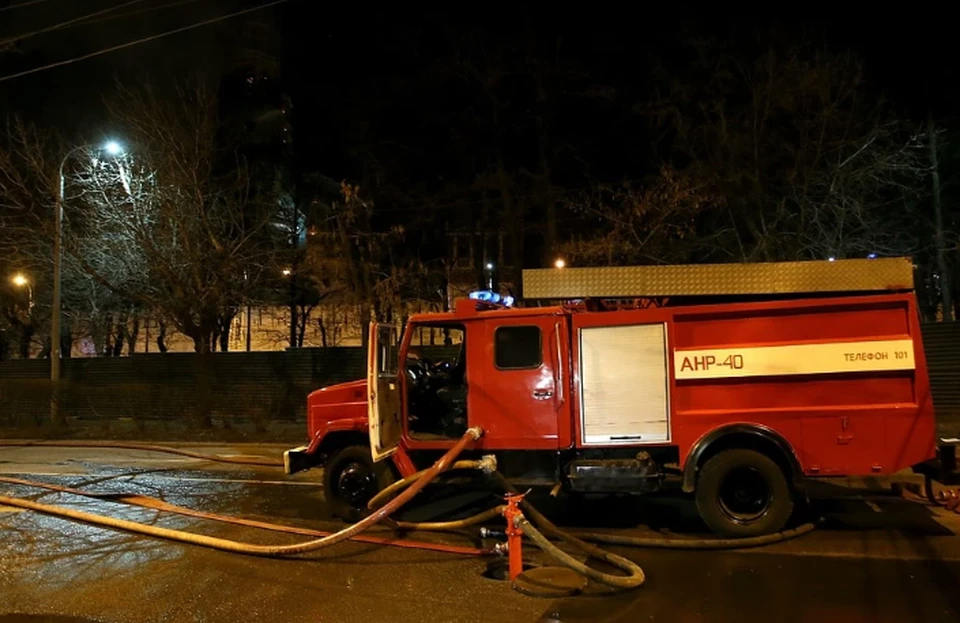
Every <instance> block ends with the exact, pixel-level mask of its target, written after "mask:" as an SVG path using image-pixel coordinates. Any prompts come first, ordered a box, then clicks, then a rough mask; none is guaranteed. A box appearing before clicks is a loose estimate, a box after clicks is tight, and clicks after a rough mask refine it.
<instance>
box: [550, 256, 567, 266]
mask: <svg viewBox="0 0 960 623" xmlns="http://www.w3.org/2000/svg"><path fill="white" fill-rule="evenodd" d="M553 265H554V266H555V267H556V268H563V267H564V266H566V265H567V263H566V262H564V261H563V258H557V261H556V262H554V263H553Z"/></svg>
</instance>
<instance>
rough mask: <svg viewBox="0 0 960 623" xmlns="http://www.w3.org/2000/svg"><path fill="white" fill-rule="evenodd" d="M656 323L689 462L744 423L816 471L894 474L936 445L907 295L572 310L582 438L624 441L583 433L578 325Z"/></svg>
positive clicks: (674, 431) (675, 423)
mask: <svg viewBox="0 0 960 623" xmlns="http://www.w3.org/2000/svg"><path fill="white" fill-rule="evenodd" d="M650 323H665V324H666V327H667V362H666V365H667V368H668V370H669V388H670V401H669V409H670V443H671V444H675V445H676V446H677V447H678V449H679V453H680V461H681V464H683V463H684V462H685V461H686V459H687V456H688V455H689V453H690V451H691V449H692V448H693V447H694V445H695V444H696V443H697V442H698V441H699V440H700V439H702V438H704V437H705V436H706V435H707V434H708V433H710V432H711V431H713V430H716V429H718V428H720V427H722V426H725V425H727V424H739V423H742V424H755V425H758V426H762V427H765V428H768V429H770V430H772V431H773V432H775V433H777V434H779V435H780V436H781V437H783V438H784V439H785V440H786V441H787V442H788V443H789V444H790V445H791V446H792V448H793V450H794V453H795V455H796V457H797V459H798V460H799V462H800V464H801V466H802V468H803V470H804V472H805V473H806V474H808V475H844V474H884V473H892V472H895V471H898V470H900V469H903V468H906V467H909V466H911V465H914V464H916V463H919V462H921V461H924V460H926V459H928V458H930V457H932V456H933V454H934V437H935V435H934V430H935V424H934V415H933V405H932V403H931V401H930V392H929V384H928V379H927V369H926V359H925V357H924V355H923V347H922V342H921V340H920V327H919V319H918V317H917V313H916V306H915V300H914V297H913V296H912V295H909V294H885V295H873V296H861V297H846V298H830V299H807V300H799V301H798V300H795V299H794V300H790V301H775V302H762V303H739V304H725V305H710V306H698V307H681V308H665V309H647V310H636V311H626V312H608V313H604V314H582V315H574V316H573V326H572V346H573V355H574V356H573V366H574V375H573V380H574V383H575V386H574V391H575V394H574V400H573V405H574V407H575V409H577V413H576V415H575V417H574V426H575V430H574V437H575V440H576V443H577V445H589V446H591V447H602V446H605V445H609V446H613V445H622V444H591V443H584V436H583V434H582V430H581V429H582V426H583V422H584V421H585V420H584V417H583V414H582V412H581V411H582V409H583V406H584V401H583V400H582V399H581V397H580V395H579V394H580V393H581V392H582V391H583V389H582V379H581V370H580V357H579V354H578V350H577V349H578V344H579V342H580V340H579V337H578V335H579V332H580V330H581V329H582V328H585V327H602V326H621V325H629V324H650ZM632 445H637V446H641V445H649V444H643V443H636V444H632Z"/></svg>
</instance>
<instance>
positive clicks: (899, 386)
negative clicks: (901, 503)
mask: <svg viewBox="0 0 960 623" xmlns="http://www.w3.org/2000/svg"><path fill="white" fill-rule="evenodd" d="M523 289H524V300H525V301H526V302H527V305H526V306H524V307H512V306H510V305H508V304H504V303H510V301H509V300H506V301H501V302H499V303H498V302H496V301H497V299H498V298H499V297H498V296H496V295H494V294H492V293H488V294H487V295H486V296H479V297H478V298H480V299H487V300H476V299H474V298H470V299H463V300H460V301H457V303H456V306H455V307H456V308H455V310H453V311H450V312H446V313H436V314H420V315H414V316H412V317H411V318H410V319H409V322H408V323H407V325H406V329H405V331H404V334H403V336H402V339H398V338H399V337H400V336H398V330H397V328H396V327H393V326H387V325H378V326H374V327H373V328H372V330H371V339H370V345H369V357H368V375H367V379H365V380H358V381H355V382H351V383H344V384H339V385H334V386H331V387H325V388H323V389H320V390H319V391H316V392H314V393H312V394H311V395H310V397H309V399H308V433H309V440H310V441H309V444H308V445H306V446H303V447H300V448H296V449H293V450H290V451H288V452H287V453H286V454H285V457H286V466H287V467H286V469H287V472H288V473H293V472H296V471H300V470H303V469H308V468H314V467H322V468H323V469H324V486H325V492H326V497H327V499H328V500H329V501H331V502H332V503H334V504H336V505H337V506H339V507H341V508H348V507H350V508H355V509H359V508H362V507H363V506H364V505H365V503H366V501H367V500H369V499H370V497H371V496H372V495H374V494H375V493H376V491H377V490H379V489H382V488H383V487H385V486H387V485H388V484H389V483H391V482H392V481H393V480H394V479H395V478H397V477H398V476H407V475H410V474H412V473H415V472H416V471H417V470H419V469H422V468H424V467H427V466H429V464H430V463H432V462H433V460H435V459H436V458H437V457H438V456H439V455H440V454H441V453H443V452H444V451H445V450H446V449H448V448H450V447H451V446H452V445H453V444H454V442H455V441H456V440H457V439H458V438H459V437H460V436H461V435H462V434H463V432H464V431H465V430H466V429H467V427H473V426H478V427H480V428H482V429H483V431H484V434H483V436H482V437H481V439H480V440H479V441H477V442H476V444H475V446H474V447H473V449H472V450H471V451H470V452H468V453H465V458H467V457H466V455H469V454H470V453H472V454H473V455H475V456H480V455H490V454H492V455H494V456H495V457H496V461H497V466H498V467H497V468H498V470H499V471H500V472H502V473H503V474H504V475H505V476H506V477H507V479H508V480H510V481H512V482H513V483H515V484H516V485H517V486H524V487H527V486H546V487H551V488H553V489H554V491H555V492H559V491H572V492H585V493H617V494H622V493H628V494H641V493H648V492H653V491H657V490H659V489H661V488H663V487H664V486H665V484H666V483H670V482H676V483H678V484H679V487H680V488H681V489H682V491H683V492H685V493H687V494H692V495H693V497H694V499H695V502H696V507H697V509H698V511H699V513H700V515H701V517H702V518H703V520H704V522H705V523H706V524H707V525H708V526H709V527H710V528H711V529H712V530H713V531H715V532H717V533H719V534H722V535H725V536H752V535H758V534H764V533H769V532H774V531H777V530H780V529H781V528H782V527H783V526H784V525H785V523H786V522H787V521H788V520H789V518H790V516H791V514H792V512H793V509H794V504H795V501H796V500H797V499H798V496H799V495H801V494H802V491H803V483H804V480H805V479H807V478H811V477H830V476H849V475H885V474H892V473H894V472H897V471H900V470H903V469H906V468H914V470H915V471H920V472H922V473H926V474H928V475H930V476H932V477H935V478H937V479H946V478H947V477H948V476H952V475H953V474H954V472H955V470H956V458H955V450H954V448H953V447H951V446H946V445H944V446H943V447H942V448H938V447H937V441H936V433H935V429H936V427H935V422H934V411H933V403H932V400H931V396H930V387H929V382H928V378H927V368H926V361H925V358H924V352H923V345H922V342H921V339H920V324H919V317H918V313H917V305H916V300H915V297H914V294H913V266H912V263H911V262H910V260H908V259H902V258H892V259H864V260H838V261H829V262H827V261H813V262H788V263H764V264H730V265H697V266H645V267H627V268H560V269H537V270H527V271H524V274H523ZM504 298H506V297H504ZM549 301H552V302H553V303H552V304H549V305H547V304H546V303H547V302H549ZM628 301H629V302H630V304H627V302H628ZM430 331H433V332H435V334H436V333H439V334H442V335H443V336H445V339H446V343H447V344H448V347H447V348H445V349H441V350H442V351H443V352H444V353H447V354H448V355H447V356H445V357H443V358H442V359H441V360H431V359H429V358H428V357H426V356H425V355H424V353H426V352H427V351H428V350H429V349H426V348H421V347H420V346H418V344H417V341H418V339H422V336H423V335H424V333H425V332H430Z"/></svg>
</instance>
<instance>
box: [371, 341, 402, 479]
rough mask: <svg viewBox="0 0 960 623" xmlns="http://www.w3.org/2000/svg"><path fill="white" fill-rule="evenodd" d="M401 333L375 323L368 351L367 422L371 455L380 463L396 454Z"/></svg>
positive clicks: (399, 426) (397, 443) (398, 420)
mask: <svg viewBox="0 0 960 623" xmlns="http://www.w3.org/2000/svg"><path fill="white" fill-rule="evenodd" d="M398 338H399V331H398V329H397V327H396V326H394V325H387V324H378V323H372V324H371V325H370V342H369V346H368V349H367V419H368V423H369V425H368V428H369V432H370V454H371V455H372V456H373V460H374V461H381V460H383V459H385V458H387V457H388V456H390V455H391V454H393V453H394V452H396V451H397V446H398V445H399V444H400V436H401V434H402V426H401V421H400V373H399V369H400V360H399V349H398V347H397V346H398V342H399V339H398Z"/></svg>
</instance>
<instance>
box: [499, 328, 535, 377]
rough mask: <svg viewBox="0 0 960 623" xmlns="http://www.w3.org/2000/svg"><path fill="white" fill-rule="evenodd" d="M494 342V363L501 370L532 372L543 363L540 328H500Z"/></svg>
mask: <svg viewBox="0 0 960 623" xmlns="http://www.w3.org/2000/svg"><path fill="white" fill-rule="evenodd" d="M493 342H494V349H493V350H494V363H495V364H496V366H497V368H498V369H500V370H530V369H533V368H539V367H540V364H542V363H543V347H542V345H541V336H540V327H537V326H518V327H499V328H497V330H496V332H494V334H493Z"/></svg>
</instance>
